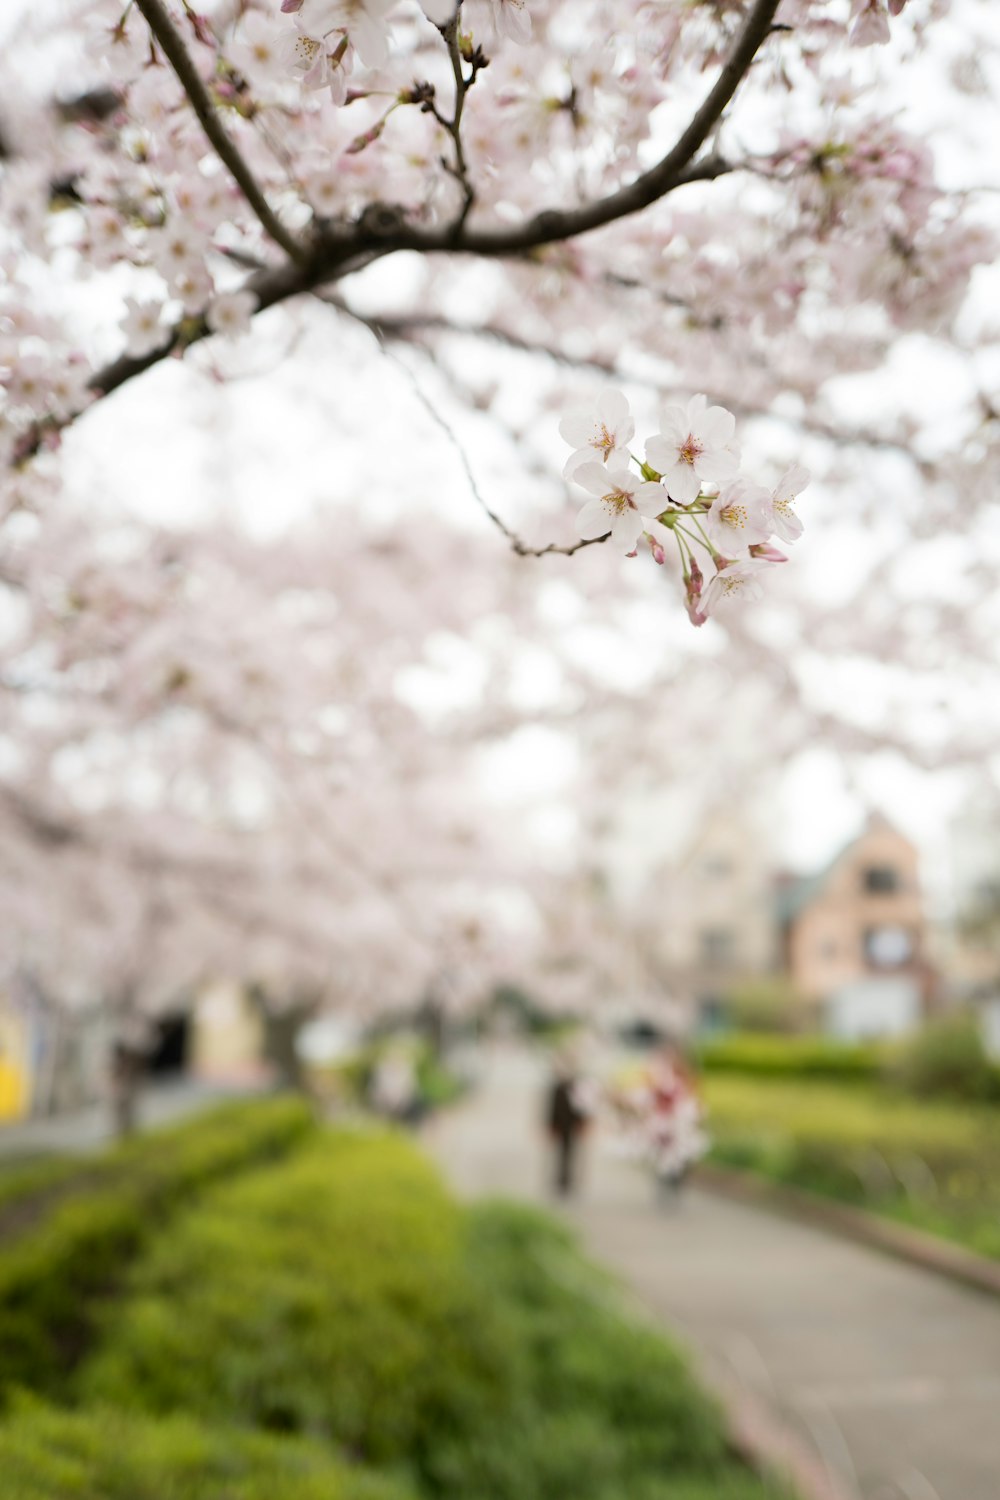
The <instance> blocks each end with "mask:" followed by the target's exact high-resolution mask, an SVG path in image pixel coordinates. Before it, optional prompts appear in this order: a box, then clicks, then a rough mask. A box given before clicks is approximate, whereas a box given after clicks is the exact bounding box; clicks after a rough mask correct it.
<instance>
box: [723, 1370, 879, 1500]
mask: <svg viewBox="0 0 1000 1500" xmlns="http://www.w3.org/2000/svg"><path fill="white" fill-rule="evenodd" d="M696 1367H697V1370H698V1374H699V1376H700V1378H701V1382H702V1384H703V1385H704V1386H705V1387H706V1388H707V1389H708V1390H709V1391H711V1392H712V1394H713V1395H714V1396H715V1399H716V1400H717V1401H718V1402H719V1403H720V1405H721V1406H722V1408H723V1411H724V1413H725V1419H726V1426H727V1428H728V1431H729V1438H730V1442H731V1444H732V1447H733V1449H734V1451H735V1452H736V1453H737V1454H738V1455H739V1457H740V1458H742V1459H743V1461H744V1463H745V1464H747V1466H748V1467H749V1468H751V1469H753V1470H754V1471H755V1472H756V1473H758V1474H761V1475H764V1476H768V1477H770V1478H771V1479H777V1480H778V1481H779V1482H782V1483H784V1484H787V1485H789V1486H790V1487H791V1489H792V1492H793V1494H794V1495H795V1496H796V1497H797V1500H860V1497H859V1494H858V1490H857V1488H856V1486H854V1485H853V1484H852V1485H850V1486H847V1485H846V1483H845V1481H843V1480H842V1479H840V1478H838V1477H836V1476H835V1475H834V1474H832V1473H831V1472H830V1470H829V1469H828V1468H827V1466H826V1465H825V1464H824V1463H823V1462H822V1460H821V1459H820V1458H819V1457H818V1456H817V1455H816V1454H815V1453H814V1452H813V1450H812V1449H811V1447H810V1446H809V1444H808V1443H807V1442H806V1441H805V1439H804V1438H801V1437H799V1436H798V1435H797V1434H796V1433H795V1432H793V1430H792V1429H791V1428H790V1427H789V1426H788V1425H787V1424H786V1422H785V1421H784V1419H783V1418H781V1417H780V1416H779V1415H778V1414H777V1413H776V1412H774V1411H773V1410H772V1409H771V1407H770V1406H768V1405H766V1404H765V1403H764V1401H763V1400H762V1399H761V1398H760V1397H758V1396H756V1395H754V1394H753V1393H752V1392H750V1391H749V1390H747V1388H746V1387H745V1386H743V1385H741V1384H739V1382H738V1381H736V1380H735V1379H734V1378H733V1377H732V1376H731V1375H728V1374H724V1373H723V1372H722V1371H720V1370H717V1369H714V1368H713V1367H712V1366H710V1365H708V1364H706V1363H704V1362H700V1361H696Z"/></svg>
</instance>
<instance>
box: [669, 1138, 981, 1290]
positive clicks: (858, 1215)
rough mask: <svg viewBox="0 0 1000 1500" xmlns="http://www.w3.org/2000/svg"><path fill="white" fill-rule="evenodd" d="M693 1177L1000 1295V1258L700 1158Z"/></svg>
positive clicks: (717, 1190) (707, 1185) (710, 1187)
mask: <svg viewBox="0 0 1000 1500" xmlns="http://www.w3.org/2000/svg"><path fill="white" fill-rule="evenodd" d="M694 1180H695V1182H696V1183H697V1184H698V1185H700V1186H701V1187H705V1188H707V1189H708V1190H709V1191H711V1192H715V1193H721V1194H723V1195H725V1197H727V1198H736V1199H739V1200H740V1201H741V1202H744V1203H751V1204H754V1205H755V1206H757V1207H760V1208H767V1209H772V1210H776V1211H777V1212H778V1213H783V1214H786V1215H788V1216H789V1217H790V1218H794V1219H799V1220H801V1221H803V1222H805V1223H807V1224H815V1225H817V1226H818V1227H819V1228H821V1229H829V1230H832V1231H834V1232H835V1233H837V1234H842V1235H844V1236H846V1237H847V1238H848V1239H853V1240H858V1241H859V1242H860V1243H861V1244H864V1245H872V1246H874V1248H875V1249H877V1250H882V1251H884V1252H885V1253H886V1254H887V1255H894V1256H896V1258H897V1259H899V1260H905V1261H909V1262H910V1263H911V1264H912V1265H915V1266H920V1267H921V1268H922V1269H923V1270H925V1271H934V1272H936V1273H937V1274H938V1275H939V1276H947V1277H950V1278H951V1280H952V1281H961V1282H963V1283H964V1284H965V1285H966V1286H971V1287H974V1288H975V1289H976V1291H979V1292H986V1293H988V1294H989V1295H991V1296H994V1297H1000V1262H998V1261H993V1260H988V1259H987V1258H986V1257H985V1256H983V1255H977V1254H976V1253H975V1252H974V1251H973V1250H966V1249H963V1247H962V1246H961V1245H952V1244H950V1243H949V1242H948V1241H947V1240H940V1239H938V1238H937V1237H936V1236H935V1235H932V1234H925V1233H924V1232H923V1231H922V1230H919V1229H910V1228H908V1227H907V1226H906V1225H904V1224H894V1223H892V1222H891V1221H890V1220H886V1219H879V1218H877V1217H876V1216H875V1215H874V1214H870V1213H866V1212H865V1211H864V1209H860V1208H851V1207H849V1206H848V1205H847V1204H844V1203H834V1202H831V1201H830V1199H828V1198H820V1197H818V1196H817V1195H816V1194H814V1193H807V1192H805V1191H803V1190H802V1189H801V1188H794V1187H787V1186H785V1185H784V1184H783V1183H777V1182H769V1181H768V1180H767V1179H766V1178H763V1177H756V1176H754V1174H753V1173H751V1172H741V1171H738V1170H736V1169H735V1168H732V1167H720V1166H717V1165H716V1164H715V1163H714V1162H701V1163H699V1166H698V1168H697V1171H696V1173H695V1178H694Z"/></svg>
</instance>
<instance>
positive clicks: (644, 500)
mask: <svg viewBox="0 0 1000 1500" xmlns="http://www.w3.org/2000/svg"><path fill="white" fill-rule="evenodd" d="M632 500H633V503H634V504H635V508H636V510H637V511H638V512H639V514H640V515H643V516H658V515H659V514H660V511H661V510H666V508H667V503H668V496H667V492H666V490H665V489H664V488H663V485H662V484H653V483H652V481H651V480H647V481H645V482H644V483H642V484H640V485H638V486H637V488H636V489H635V490H634V491H633V494H632Z"/></svg>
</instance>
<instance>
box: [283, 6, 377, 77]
mask: <svg viewBox="0 0 1000 1500" xmlns="http://www.w3.org/2000/svg"><path fill="white" fill-rule="evenodd" d="M395 5H396V0H302V5H301V6H300V8H299V10H298V12H297V14H296V17H295V21H296V25H297V26H298V27H299V29H300V30H301V31H302V32H303V33H304V34H305V35H306V36H308V37H312V38H315V37H325V36H328V35H329V33H330V32H331V31H338V32H342V33H343V34H344V35H345V36H347V37H349V38H350V42H351V45H352V47H353V48H354V49H355V51H356V52H357V54H358V56H359V57H360V59H361V61H362V62H363V63H364V65H365V67H367V68H381V67H384V66H385V63H386V61H387V59H388V56H389V28H388V26H387V25H386V16H387V15H388V14H389V12H390V11H391V10H393V9H394V8H395Z"/></svg>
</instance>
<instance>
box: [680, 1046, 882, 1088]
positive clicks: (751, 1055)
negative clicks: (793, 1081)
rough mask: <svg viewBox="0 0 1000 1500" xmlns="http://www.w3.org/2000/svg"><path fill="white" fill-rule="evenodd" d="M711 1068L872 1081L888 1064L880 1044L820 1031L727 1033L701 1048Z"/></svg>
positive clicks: (703, 1063)
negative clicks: (806, 1033)
mask: <svg viewBox="0 0 1000 1500" xmlns="http://www.w3.org/2000/svg"><path fill="white" fill-rule="evenodd" d="M697 1058H698V1062H699V1064H700V1066H701V1067H702V1068H704V1069H705V1071H706V1072H709V1073H747V1074H751V1075H756V1076H758V1077H761V1078H831V1079H838V1080H839V1081H842V1082H845V1083H847V1082H851V1081H855V1082H861V1083H871V1082H873V1081H874V1080H876V1079H877V1078H878V1077H879V1076H880V1074H881V1071H882V1068H883V1064H884V1052H883V1050H882V1049H881V1048H879V1047H878V1046H875V1045H873V1044H871V1043H861V1042H836V1041H832V1040H830V1039H829V1038H827V1037H821V1036H763V1035H762V1036H747V1035H736V1036H726V1037H719V1038H717V1039H713V1040H711V1041H706V1042H703V1043H702V1044H701V1046H700V1047H699V1048H698V1053H697Z"/></svg>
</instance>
